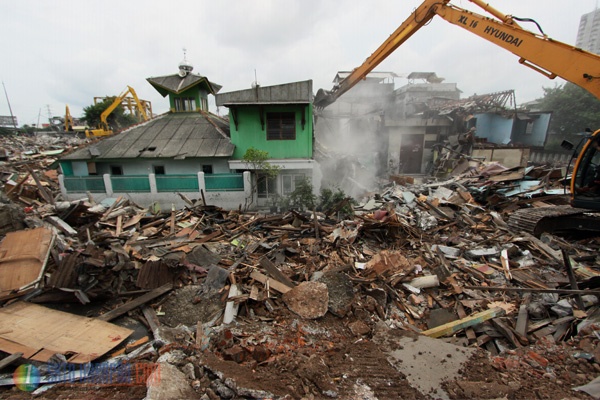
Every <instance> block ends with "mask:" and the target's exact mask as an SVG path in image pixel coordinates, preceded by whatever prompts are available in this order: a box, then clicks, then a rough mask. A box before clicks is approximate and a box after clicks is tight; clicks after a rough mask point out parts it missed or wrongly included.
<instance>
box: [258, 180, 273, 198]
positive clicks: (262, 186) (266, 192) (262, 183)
mask: <svg viewBox="0 0 600 400" xmlns="http://www.w3.org/2000/svg"><path fill="white" fill-rule="evenodd" d="M256 183H257V188H256V190H257V192H258V198H259V199H266V198H269V197H273V196H275V195H276V194H277V177H272V178H269V177H268V176H266V175H258V177H257V182H256Z"/></svg>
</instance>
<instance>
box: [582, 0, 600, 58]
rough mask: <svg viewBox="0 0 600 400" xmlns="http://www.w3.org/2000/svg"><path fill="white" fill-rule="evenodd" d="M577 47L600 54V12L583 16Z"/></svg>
mask: <svg viewBox="0 0 600 400" xmlns="http://www.w3.org/2000/svg"><path fill="white" fill-rule="evenodd" d="M576 46H577V47H580V48H582V49H583V50H587V51H589V52H592V53H596V54H600V10H598V9H596V10H594V11H592V12H590V13H587V14H583V15H582V16H581V20H580V21H579V31H578V32H577V43H576Z"/></svg>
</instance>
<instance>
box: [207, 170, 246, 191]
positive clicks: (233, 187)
mask: <svg viewBox="0 0 600 400" xmlns="http://www.w3.org/2000/svg"><path fill="white" fill-rule="evenodd" d="M204 182H205V185H206V191H207V192H237V191H243V190H244V177H243V175H242V174H206V175H204Z"/></svg>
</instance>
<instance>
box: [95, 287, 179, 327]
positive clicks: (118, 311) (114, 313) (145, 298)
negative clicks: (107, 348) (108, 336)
mask: <svg viewBox="0 0 600 400" xmlns="http://www.w3.org/2000/svg"><path fill="white" fill-rule="evenodd" d="M171 289H173V284H172V283H167V284H166V285H163V286H161V287H158V288H156V289H154V290H152V291H150V292H148V293H146V294H144V295H141V296H140V297H138V298H137V299H135V300H132V301H130V302H128V303H125V304H123V305H122V306H119V307H117V308H115V309H114V310H111V311H109V312H107V313H106V314H102V315H101V316H99V317H98V318H97V319H99V320H102V321H111V320H113V319H115V318H117V317H119V316H121V315H123V314H125V313H126V312H129V311H131V310H133V309H134V308H137V307H139V306H141V305H142V304H145V303H147V302H149V301H150V300H152V299H155V298H157V297H158V296H160V295H163V294H165V293H167V292H168V291H169V290H171Z"/></svg>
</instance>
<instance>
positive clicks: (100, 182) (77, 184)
mask: <svg viewBox="0 0 600 400" xmlns="http://www.w3.org/2000/svg"><path fill="white" fill-rule="evenodd" d="M64 178H65V181H64V182H65V188H66V189H67V193H85V192H92V193H106V187H105V186H104V179H103V178H102V177H101V176H65V177H64Z"/></svg>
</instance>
